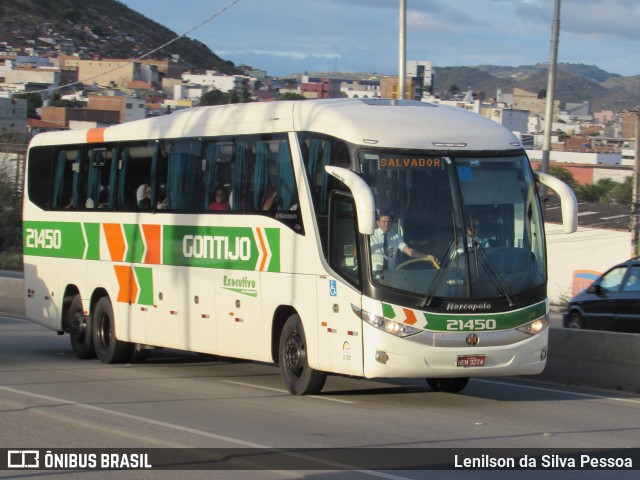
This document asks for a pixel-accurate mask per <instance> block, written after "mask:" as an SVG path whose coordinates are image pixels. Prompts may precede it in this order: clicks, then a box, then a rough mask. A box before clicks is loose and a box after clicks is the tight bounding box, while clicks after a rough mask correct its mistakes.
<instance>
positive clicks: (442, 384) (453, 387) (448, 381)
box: [427, 377, 469, 393]
mask: <svg viewBox="0 0 640 480" xmlns="http://www.w3.org/2000/svg"><path fill="white" fill-rule="evenodd" d="M427 383H428V384H429V386H430V387H431V390H433V391H434V392H446V393H458V392H460V391H461V390H462V389H463V388H464V387H466V386H467V383H469V377H460V378H427Z"/></svg>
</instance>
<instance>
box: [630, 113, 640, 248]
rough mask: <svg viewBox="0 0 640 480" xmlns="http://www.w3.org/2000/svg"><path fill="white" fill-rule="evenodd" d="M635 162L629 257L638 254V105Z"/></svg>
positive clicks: (639, 136) (639, 193)
mask: <svg viewBox="0 0 640 480" xmlns="http://www.w3.org/2000/svg"><path fill="white" fill-rule="evenodd" d="M634 120H635V122H636V135H635V137H636V138H635V143H636V145H635V162H634V164H633V193H632V198H631V258H635V257H637V256H638V227H639V222H638V210H639V209H640V205H639V203H640V201H639V200H640V199H639V198H638V196H639V195H640V107H636V108H635V118H634Z"/></svg>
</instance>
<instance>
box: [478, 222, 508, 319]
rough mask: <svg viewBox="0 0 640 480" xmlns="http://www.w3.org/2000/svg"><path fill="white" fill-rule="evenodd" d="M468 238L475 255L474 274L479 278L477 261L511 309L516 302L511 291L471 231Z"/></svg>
mask: <svg viewBox="0 0 640 480" xmlns="http://www.w3.org/2000/svg"><path fill="white" fill-rule="evenodd" d="M470 238H471V242H472V246H473V254H474V255H475V263H476V274H477V275H478V276H480V269H479V266H478V261H479V262H480V265H482V266H483V267H484V269H485V270H486V271H487V273H488V274H489V278H491V281H493V284H494V285H495V286H497V287H498V289H499V290H500V291H501V292H502V294H503V295H504V296H505V297H506V298H507V301H508V302H509V306H510V307H513V306H514V305H515V304H516V302H515V300H514V299H513V295H512V294H511V291H510V290H509V286H508V285H507V284H506V283H505V282H504V280H502V277H501V276H500V274H499V273H498V272H497V271H496V269H495V268H494V266H493V263H491V260H489V256H488V255H487V252H486V250H485V248H484V247H483V246H482V245H480V244H479V243H478V240H477V239H476V237H475V234H474V232H473V230H472V231H471V235H470Z"/></svg>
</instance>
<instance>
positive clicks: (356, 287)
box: [317, 192, 363, 375]
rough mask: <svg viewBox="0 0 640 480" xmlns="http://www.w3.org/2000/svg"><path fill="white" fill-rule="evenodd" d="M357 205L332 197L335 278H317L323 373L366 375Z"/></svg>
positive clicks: (330, 245) (331, 256)
mask: <svg viewBox="0 0 640 480" xmlns="http://www.w3.org/2000/svg"><path fill="white" fill-rule="evenodd" d="M355 212H356V209H355V203H354V201H353V198H351V196H349V195H346V194H342V193H337V192H334V193H332V195H331V198H330V206H329V228H328V237H329V241H328V244H327V252H326V253H328V261H329V265H330V266H331V268H332V270H333V271H334V272H335V275H323V276H320V277H319V278H318V283H317V298H318V323H319V325H320V327H319V328H320V331H319V334H318V342H319V345H318V347H319V351H320V352H321V355H320V366H319V369H320V370H327V371H332V372H336V373H342V374H347V375H363V359H362V354H363V349H362V321H361V320H360V318H359V317H358V316H356V314H355V313H354V307H355V308H357V309H360V308H362V292H361V284H362V278H361V269H360V265H361V261H360V252H359V250H360V249H359V248H358V243H357V242H358V235H357V223H356V222H357V218H356V213H355Z"/></svg>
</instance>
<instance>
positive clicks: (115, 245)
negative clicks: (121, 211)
mask: <svg viewBox="0 0 640 480" xmlns="http://www.w3.org/2000/svg"><path fill="white" fill-rule="evenodd" d="M102 228H103V229H104V236H105V238H106V239H107V247H108V248H109V255H111V261H113V262H122V261H124V254H125V252H126V250H127V243H126V241H125V239H124V235H123V233H122V226H121V225H120V224H119V223H103V224H102Z"/></svg>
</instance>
